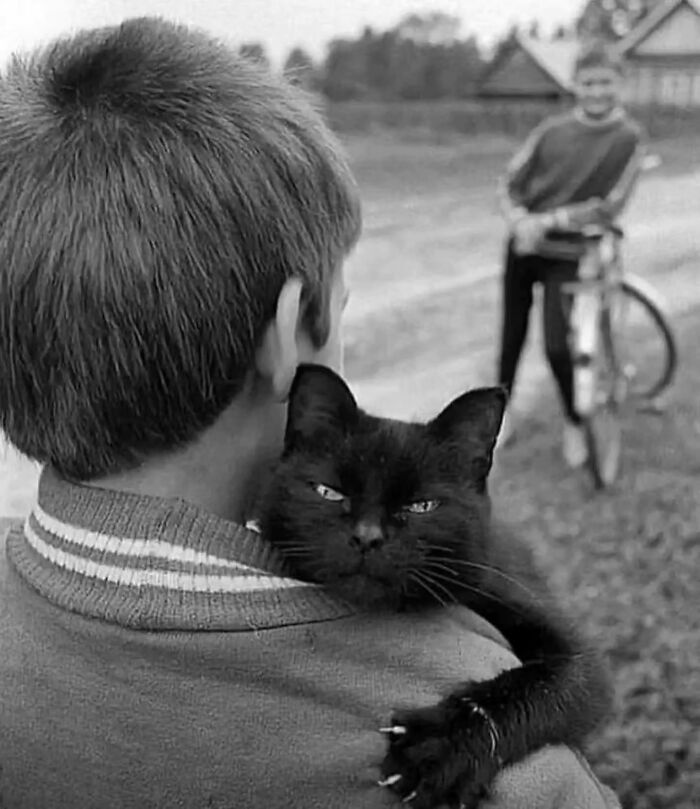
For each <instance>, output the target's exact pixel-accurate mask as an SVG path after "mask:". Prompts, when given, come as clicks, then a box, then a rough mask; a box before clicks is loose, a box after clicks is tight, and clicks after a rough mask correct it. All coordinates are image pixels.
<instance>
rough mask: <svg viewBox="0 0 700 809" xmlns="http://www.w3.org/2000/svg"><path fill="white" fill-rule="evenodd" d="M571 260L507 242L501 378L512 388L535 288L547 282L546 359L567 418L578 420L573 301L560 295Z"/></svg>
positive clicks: (571, 276) (571, 273) (572, 269)
mask: <svg viewBox="0 0 700 809" xmlns="http://www.w3.org/2000/svg"><path fill="white" fill-rule="evenodd" d="M576 268H577V264H576V262H573V261H562V260H560V259H550V258H543V257H541V256H519V255H516V254H515V253H514V252H513V249H512V245H511V244H510V243H509V244H508V249H507V253H506V268H505V273H504V276H503V325H502V333H501V353H500V359H499V369H498V382H499V384H500V385H503V386H504V387H505V388H506V390H507V391H508V395H509V396H510V394H511V393H512V391H513V384H514V382H515V376H516V371H517V368H518V361H519V359H520V354H521V352H522V349H523V346H524V345H525V338H526V337H527V329H528V321H529V318H530V309H531V308H532V293H533V287H534V285H535V284H536V283H541V284H542V286H543V287H544V301H543V303H544V305H543V308H542V309H543V311H542V314H543V320H544V344H545V351H546V354H547V360H548V362H549V365H550V367H551V369H552V373H553V374H554V379H555V380H556V383H557V387H558V388H559V393H560V395H561V399H562V404H563V406H564V411H565V413H566V415H567V417H568V418H569V419H570V420H571V421H573V422H574V423H579V422H580V418H579V417H578V415H577V414H576V411H575V410H574V401H573V393H574V391H573V387H574V386H573V382H574V374H573V366H572V363H571V354H570V351H569V346H568V342H567V335H568V328H569V325H568V324H569V308H570V307H569V306H568V304H567V301H566V299H565V298H564V297H563V296H562V295H561V284H562V283H564V282H567V281H573V280H575V278H576Z"/></svg>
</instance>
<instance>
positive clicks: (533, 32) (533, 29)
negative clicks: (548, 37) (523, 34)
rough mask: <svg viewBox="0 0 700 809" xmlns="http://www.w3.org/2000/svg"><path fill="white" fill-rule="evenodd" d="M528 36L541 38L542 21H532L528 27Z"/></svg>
mask: <svg viewBox="0 0 700 809" xmlns="http://www.w3.org/2000/svg"><path fill="white" fill-rule="evenodd" d="M527 33H528V36H530V37H532V39H539V38H540V23H539V20H533V21H532V22H531V23H530V27H529V29H528V32H527Z"/></svg>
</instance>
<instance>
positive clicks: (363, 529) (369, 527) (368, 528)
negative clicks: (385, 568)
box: [350, 520, 384, 550]
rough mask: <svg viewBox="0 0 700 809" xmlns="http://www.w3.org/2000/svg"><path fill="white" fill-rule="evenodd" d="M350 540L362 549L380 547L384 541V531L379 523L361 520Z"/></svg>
mask: <svg viewBox="0 0 700 809" xmlns="http://www.w3.org/2000/svg"><path fill="white" fill-rule="evenodd" d="M350 541H351V542H352V544H353V545H356V546H357V547H359V548H362V549H367V550H369V549H370V548H378V547H379V546H380V545H381V544H382V543H383V542H384V533H383V531H382V527H381V525H379V523H376V522H370V521H365V520H360V521H359V522H358V523H357V525H355V530H354V531H353V535H352V537H351V538H350Z"/></svg>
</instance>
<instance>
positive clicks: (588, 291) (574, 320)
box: [562, 226, 623, 417]
mask: <svg viewBox="0 0 700 809" xmlns="http://www.w3.org/2000/svg"><path fill="white" fill-rule="evenodd" d="M583 236H584V239H585V249H584V254H583V257H582V258H581V260H580V262H579V268H578V278H577V280H576V281H572V282H569V283H566V284H563V285H562V294H565V295H567V296H569V298H570V302H571V313H570V317H569V347H570V351H571V358H572V363H573V370H574V407H575V408H576V412H577V413H579V414H580V415H581V416H582V417H586V416H590V415H592V413H593V411H594V409H595V407H596V403H597V401H596V398H597V395H598V388H597V373H598V370H599V369H598V368H597V360H598V357H599V355H600V348H601V341H602V340H605V339H607V340H610V341H611V342H612V335H611V334H610V331H609V329H608V330H606V329H605V325H604V323H605V321H606V320H607V319H608V318H609V315H610V310H611V307H612V304H613V301H614V298H615V295H616V293H617V291H618V290H619V289H620V286H621V283H622V278H623V269H622V263H621V261H620V250H619V242H620V239H621V233H620V232H619V231H618V230H617V229H616V228H602V227H597V226H596V227H590V228H586V229H585V230H584V231H583ZM607 348H608V349H609V351H608V354H609V356H610V357H612V358H613V361H614V358H615V352H614V346H613V345H608V346H607ZM612 370H613V371H614V372H616V371H617V369H616V368H615V369H612ZM615 376H616V378H617V376H618V375H617V373H615ZM618 397H619V398H620V399H621V398H622V391H620V392H619V393H618V395H617V396H616V398H618Z"/></svg>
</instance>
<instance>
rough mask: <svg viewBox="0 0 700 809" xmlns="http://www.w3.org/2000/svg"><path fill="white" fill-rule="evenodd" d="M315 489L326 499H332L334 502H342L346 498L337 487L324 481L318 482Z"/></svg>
mask: <svg viewBox="0 0 700 809" xmlns="http://www.w3.org/2000/svg"><path fill="white" fill-rule="evenodd" d="M314 489H315V490H316V492H317V493H318V494H320V495H321V497H322V498H323V499H324V500H330V501H331V502H332V503H342V501H343V500H345V495H344V494H343V493H342V492H339V491H338V490H337V489H332V488H331V487H330V486H325V485H324V484H323V483H317V484H316V485H315V486H314Z"/></svg>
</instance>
